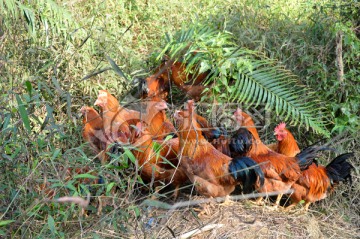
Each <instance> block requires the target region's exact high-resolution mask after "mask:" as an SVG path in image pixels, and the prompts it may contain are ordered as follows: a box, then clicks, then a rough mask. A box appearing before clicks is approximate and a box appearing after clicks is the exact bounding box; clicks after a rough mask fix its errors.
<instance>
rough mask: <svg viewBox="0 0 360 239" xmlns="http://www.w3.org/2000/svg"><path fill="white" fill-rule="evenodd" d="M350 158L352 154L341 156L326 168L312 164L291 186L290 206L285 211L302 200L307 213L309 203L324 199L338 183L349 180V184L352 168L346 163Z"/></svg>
mask: <svg viewBox="0 0 360 239" xmlns="http://www.w3.org/2000/svg"><path fill="white" fill-rule="evenodd" d="M351 156H353V154H352V153H346V154H342V155H340V156H338V157H336V158H335V159H334V160H332V161H331V162H330V163H329V164H328V165H327V166H326V167H324V166H320V165H319V166H317V165H316V164H312V165H311V166H310V167H309V168H308V169H307V170H305V171H303V172H302V174H301V176H300V178H299V179H298V180H297V181H296V183H295V184H294V185H293V186H292V188H293V189H294V193H293V194H291V202H292V204H291V205H290V206H288V207H287V208H286V210H290V209H291V208H293V207H294V206H296V205H297V204H298V203H299V202H300V201H302V200H304V201H305V210H306V211H307V210H308V208H309V206H310V204H311V203H313V202H316V201H319V200H321V199H324V198H325V197H326V196H327V194H328V193H330V192H332V191H333V189H334V187H335V186H336V185H338V184H339V183H340V182H343V181H346V180H347V179H349V181H350V183H351V170H352V169H354V167H353V166H352V165H351V164H350V163H348V162H347V161H346V160H347V159H348V158H350V157H351Z"/></svg>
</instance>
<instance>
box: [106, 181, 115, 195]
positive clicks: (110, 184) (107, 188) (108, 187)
mask: <svg viewBox="0 0 360 239" xmlns="http://www.w3.org/2000/svg"><path fill="white" fill-rule="evenodd" d="M114 185H115V183H114V182H112V183H109V184H108V185H107V186H106V192H107V193H108V192H110V191H111V189H112V188H113V187H114Z"/></svg>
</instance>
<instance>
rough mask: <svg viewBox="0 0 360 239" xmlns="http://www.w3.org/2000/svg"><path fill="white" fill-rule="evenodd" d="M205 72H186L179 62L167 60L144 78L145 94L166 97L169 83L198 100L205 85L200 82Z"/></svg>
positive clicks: (169, 86)
mask: <svg viewBox="0 0 360 239" xmlns="http://www.w3.org/2000/svg"><path fill="white" fill-rule="evenodd" d="M207 75H208V74H207V73H201V74H196V73H195V74H190V73H187V72H186V66H185V65H184V64H183V63H181V62H173V61H172V60H167V61H165V62H164V63H163V64H161V65H160V66H159V67H158V69H157V71H156V72H155V73H154V74H153V75H151V76H149V77H148V78H146V79H145V81H146V85H147V96H148V97H152V96H158V97H160V98H162V99H164V100H166V99H167V96H168V94H169V90H170V88H171V83H174V84H175V85H176V86H177V87H178V88H179V89H180V90H182V91H183V92H185V93H186V94H187V95H189V96H190V97H191V98H192V99H194V100H200V97H201V94H202V92H203V91H204V89H205V86H203V85H201V83H202V82H203V81H204V80H205V79H206V77H207Z"/></svg>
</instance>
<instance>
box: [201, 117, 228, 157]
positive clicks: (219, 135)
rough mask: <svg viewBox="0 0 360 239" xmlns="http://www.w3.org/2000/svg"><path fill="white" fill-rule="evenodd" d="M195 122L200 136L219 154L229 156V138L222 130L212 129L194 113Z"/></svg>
mask: <svg viewBox="0 0 360 239" xmlns="http://www.w3.org/2000/svg"><path fill="white" fill-rule="evenodd" d="M194 115H195V119H196V122H197V123H198V124H199V126H200V129H201V132H202V134H203V135H204V137H205V139H206V140H207V141H209V142H210V143H211V144H212V145H213V146H214V147H215V148H216V149H217V150H219V151H220V152H221V153H223V154H225V155H227V156H230V154H231V152H230V149H229V143H230V137H229V136H228V135H227V132H226V130H225V129H223V128H219V127H212V126H211V125H210V124H209V122H208V121H207V120H206V119H205V118H204V117H202V116H200V115H198V114H196V113H194Z"/></svg>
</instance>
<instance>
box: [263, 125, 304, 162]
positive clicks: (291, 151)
mask: <svg viewBox="0 0 360 239" xmlns="http://www.w3.org/2000/svg"><path fill="white" fill-rule="evenodd" d="M274 135H275V136H276V140H277V141H278V142H277V143H274V144H270V145H268V147H269V148H270V149H271V150H273V151H275V152H278V153H280V154H283V155H286V156H289V157H295V156H296V155H297V154H298V153H300V149H299V146H298V145H297V142H296V140H295V138H294V136H293V135H292V133H291V132H290V131H289V130H288V129H287V128H286V124H285V123H284V122H282V123H280V124H278V125H277V126H276V127H275V129H274Z"/></svg>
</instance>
